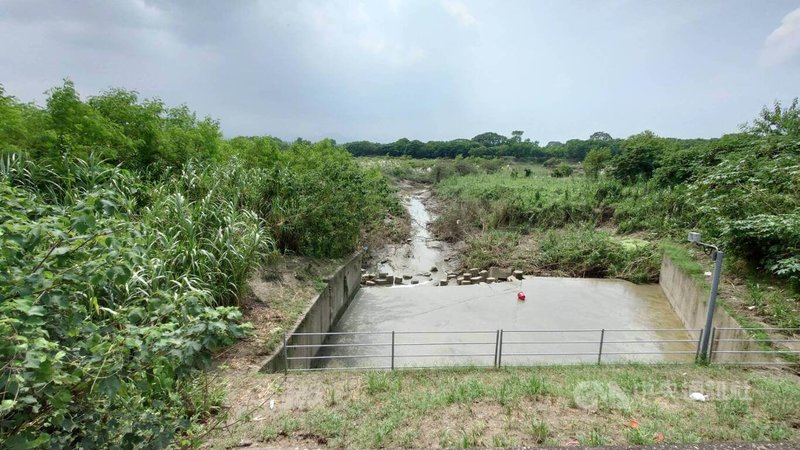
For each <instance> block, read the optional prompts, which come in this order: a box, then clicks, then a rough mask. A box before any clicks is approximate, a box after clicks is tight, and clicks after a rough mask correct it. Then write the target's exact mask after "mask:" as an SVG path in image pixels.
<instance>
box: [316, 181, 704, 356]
mask: <svg viewBox="0 0 800 450" xmlns="http://www.w3.org/2000/svg"><path fill="white" fill-rule="evenodd" d="M426 195H427V194H426V193H419V192H418V193H415V194H414V195H412V196H410V197H409V198H407V201H406V207H407V208H408V211H409V213H410V214H411V216H412V218H413V221H414V226H413V230H414V234H413V237H412V239H411V240H410V242H408V243H407V244H406V245H403V246H397V247H395V248H392V249H391V250H390V252H389V255H390V256H389V257H388V258H386V259H385V260H384V261H383V262H382V263H381V268H380V269H381V270H385V271H387V272H392V273H410V274H413V275H414V277H415V278H416V279H419V280H421V281H420V283H421V284H419V285H402V286H392V287H378V286H375V287H364V288H362V289H361V290H360V291H359V292H358V294H357V295H356V297H355V299H354V300H353V302H352V303H351V305H350V306H349V308H348V309H347V311H346V312H345V313H344V314H343V316H342V317H341V319H340V320H339V322H338V323H337V325H336V328H335V329H334V331H335V332H348V333H351V332H352V333H357V334H346V335H333V336H331V337H330V338H329V339H328V342H327V343H328V344H343V345H342V346H340V347H325V348H324V349H323V350H324V351H323V352H321V355H323V356H327V357H329V359H323V360H321V361H322V364H321V366H322V367H389V366H393V367H420V366H438V365H489V366H491V365H494V364H495V363H496V362H497V361H496V359H497V354H498V341H499V340H500V339H498V338H499V336H498V331H497V330H501V329H502V330H503V337H502V341H503V345H502V351H499V353H501V354H502V358H503V359H502V364H503V365H515V364H519V365H529V364H540V363H587V362H597V360H598V359H599V358H601V359H602V361H605V362H617V361H641V362H653V361H691V360H693V359H694V352H695V350H696V342H695V341H694V340H693V339H692V338H691V336H690V334H689V333H688V332H687V331H686V330H684V329H683V325H682V323H681V321H680V319H679V318H678V317H677V316H676V315H675V313H674V312H673V311H672V309H671V307H670V305H669V302H668V300H667V298H666V296H665V295H664V293H663V292H662V290H661V288H660V287H659V286H658V285H636V284H633V283H630V282H628V281H624V280H612V279H581V278H555V277H526V278H525V279H523V280H516V281H510V282H504V283H494V284H480V285H475V286H452V285H451V286H441V287H440V286H436V285H435V284H434V283H435V281H436V280H437V279H441V278H444V277H446V272H447V270H448V268H449V266H448V261H447V259H448V258H447V257H446V256H445V254H446V252H445V247H444V245H443V244H442V243H441V242H438V241H435V240H434V239H432V237H431V234H430V232H429V230H428V223H429V222H430V220H431V215H430V213H429V212H428V211H427V209H426V206H425V200H427V198H426ZM432 267H437V268H439V270H438V271H437V272H433V273H428V272H430V268H432ZM519 292H524V293H525V294H526V299H525V300H524V301H521V300H518V298H517V294H518V293H519ZM392 331H394V332H395V333H394V336H392ZM392 339H394V342H395V345H394V346H392V345H391V342H392ZM600 341H603V343H602V348H601V344H600ZM392 353H393V354H394V356H393V357H392V356H391V355H392ZM337 356H345V358H336V357H337Z"/></svg>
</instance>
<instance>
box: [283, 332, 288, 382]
mask: <svg viewBox="0 0 800 450" xmlns="http://www.w3.org/2000/svg"><path fill="white" fill-rule="evenodd" d="M288 343H289V339H288V338H287V337H286V333H283V362H284V365H283V374H284V375H286V374H287V373H289V348H288V347H287V345H288Z"/></svg>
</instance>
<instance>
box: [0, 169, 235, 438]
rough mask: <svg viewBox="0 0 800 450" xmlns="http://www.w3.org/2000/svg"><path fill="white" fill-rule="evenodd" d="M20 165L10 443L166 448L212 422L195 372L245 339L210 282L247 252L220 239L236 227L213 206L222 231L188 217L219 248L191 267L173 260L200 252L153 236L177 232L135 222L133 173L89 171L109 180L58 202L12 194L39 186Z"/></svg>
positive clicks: (8, 228) (2, 261) (9, 321)
mask: <svg viewBox="0 0 800 450" xmlns="http://www.w3.org/2000/svg"><path fill="white" fill-rule="evenodd" d="M22 165H23V164H22V163H19V164H17V167H16V168H15V170H14V171H9V170H8V166H9V164H8V163H6V168H7V172H6V173H7V174H8V173H12V176H4V177H2V178H1V179H0V197H2V204H3V205H4V206H3V208H2V210H0V248H2V250H1V251H0V333H2V334H3V336H5V337H6V338H5V339H3V341H2V343H1V344H0V355H2V356H0V358H2V360H3V361H4V365H3V369H2V373H0V391H1V392H2V394H1V395H2V406H1V408H2V409H1V410H0V436H2V437H4V438H7V439H9V440H8V441H7V442H6V445H9V446H12V447H13V446H20V447H21V448H25V447H26V446H29V445H37V446H38V445H43V446H49V447H57V448H66V447H84V448H94V447H98V446H114V447H129V446H133V445H134V444H137V445H144V446H146V447H147V446H149V447H163V446H165V445H166V444H167V443H169V442H171V441H172V439H173V438H174V437H175V433H176V432H178V431H180V430H187V429H188V427H189V426H190V423H191V421H192V420H196V419H197V416H198V415H202V414H205V413H207V407H208V406H209V405H208V402H210V399H207V398H206V399H203V398H202V397H201V396H200V392H199V391H198V390H197V389H196V388H197V386H196V385H195V384H194V383H193V382H192V378H187V375H188V374H190V373H191V371H192V370H193V368H195V367H198V366H200V365H202V364H203V362H204V361H207V360H208V356H209V351H210V350H213V349H215V348H218V347H220V346H223V345H227V344H229V343H231V342H232V340H233V339H234V338H237V337H240V336H242V335H243V334H244V333H245V332H246V330H247V328H246V327H244V326H242V325H239V324H238V323H237V322H238V320H239V318H240V317H241V316H240V313H239V312H238V310H237V309H235V308H231V307H223V306H215V304H217V303H219V302H221V301H223V300H224V299H225V298H226V296H225V295H222V296H220V297H219V298H215V295H214V291H213V289H214V288H215V287H216V286H214V284H213V283H214V282H215V281H216V280H214V279H213V277H212V278H211V279H204V278H203V276H201V275H198V274H203V275H204V270H203V269H204V268H209V267H211V268H213V265H214V264H217V263H218V262H219V260H220V259H222V258H224V253H225V252H233V253H236V252H241V249H239V248H237V242H232V241H228V240H227V238H228V237H229V236H227V235H225V234H219V235H215V234H214V233H213V232H210V229H211V228H212V227H213V226H217V225H220V226H221V227H222V228H225V227H231V226H235V225H234V224H233V223H232V221H233V220H234V219H232V218H231V219H227V218H225V217H223V216H224V215H225V214H227V213H230V212H231V211H230V210H228V211H225V210H224V208H223V207H222V205H218V204H215V205H206V206H211V207H212V209H217V210H218V211H219V213H218V214H219V215H220V220H219V221H218V222H216V223H214V224H209V223H202V222H196V221H195V219H196V215H197V211H196V208H195V211H194V214H187V216H186V217H185V218H184V226H185V227H195V228H203V227H205V228H207V229H209V231H207V232H206V233H205V234H204V236H205V237H204V239H206V240H207V241H208V243H209V245H210V246H212V247H213V248H208V249H206V250H205V252H204V255H203V258H198V259H197V260H196V262H198V264H203V263H202V262H200V261H201V259H204V260H205V261H204V263H205V265H204V266H199V265H198V267H196V268H193V270H191V269H188V268H187V267H184V266H180V267H178V266H176V265H174V264H172V263H171V261H170V260H174V259H178V258H183V257H184V256H185V255H184V254H183V253H184V251H186V250H187V248H188V242H187V243H184V244H183V245H174V244H175V242H172V243H171V244H173V245H171V246H166V245H163V244H162V243H161V242H159V241H158V239H156V238H154V236H155V235H157V234H159V233H167V234H169V233H171V232H172V231H173V230H168V229H162V230H157V229H156V228H154V226H157V224H154V223H153V224H151V223H148V221H147V220H144V221H132V220H131V219H132V217H133V214H134V213H133V211H132V208H133V203H134V202H132V201H131V199H130V198H129V197H128V195H129V194H130V192H125V191H124V190H120V189H119V187H123V188H124V187H125V186H126V184H125V183H124V181H125V180H126V178H127V175H126V174H124V173H123V172H121V171H119V170H118V169H108V168H107V167H102V166H91V165H89V166H84V168H83V169H82V170H85V171H89V172H91V171H100V172H102V178H104V179H105V181H104V182H103V183H102V184H98V185H96V186H93V187H92V188H91V189H89V190H87V191H85V192H81V191H79V190H75V191H73V192H72V193H71V195H70V196H69V198H66V199H65V200H64V201H63V202H61V203H55V204H51V203H46V202H44V201H42V198H41V197H40V196H39V195H38V193H37V192H35V191H29V190H27V189H24V188H20V187H13V186H11V182H13V183H15V184H23V183H29V182H34V181H35V180H23V179H22V177H23V176H24V175H25V174H26V171H25V170H24V167H20V166H22ZM109 171H110V173H109ZM84 175H85V178H91V174H89V173H87V174H84ZM34 184H35V183H34ZM187 208H188V209H192V206H191V205H187ZM175 239H176V240H178V239H179V238H178V237H177V236H176V237H175ZM203 402H206V405H205V407H203V406H201V405H202V404H203Z"/></svg>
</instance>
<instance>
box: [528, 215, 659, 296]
mask: <svg viewBox="0 0 800 450" xmlns="http://www.w3.org/2000/svg"><path fill="white" fill-rule="evenodd" d="M536 265H537V266H538V268H539V269H540V270H547V271H554V272H557V273H560V274H565V275H569V276H576V277H593V278H605V277H611V278H622V279H625V280H630V281H633V282H636V283H646V282H653V281H657V280H658V272H659V268H660V267H661V258H660V252H659V250H658V248H657V247H656V246H655V245H654V244H652V243H648V242H644V241H635V240H627V241H623V240H620V239H617V238H615V237H613V236H611V235H610V234H609V233H607V232H603V231H597V230H594V229H592V228H583V229H569V228H568V229H566V230H550V231H548V232H546V233H545V234H544V235H543V236H542V238H541V242H540V244H539V253H538V257H537V258H536Z"/></svg>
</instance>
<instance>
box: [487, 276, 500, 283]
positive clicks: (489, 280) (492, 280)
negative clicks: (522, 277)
mask: <svg viewBox="0 0 800 450" xmlns="http://www.w3.org/2000/svg"><path fill="white" fill-rule="evenodd" d="M495 281H497V279H496V278H492V277H489V278H487V279H486V282H487V283H488V284H492V283H494V282H495Z"/></svg>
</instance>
